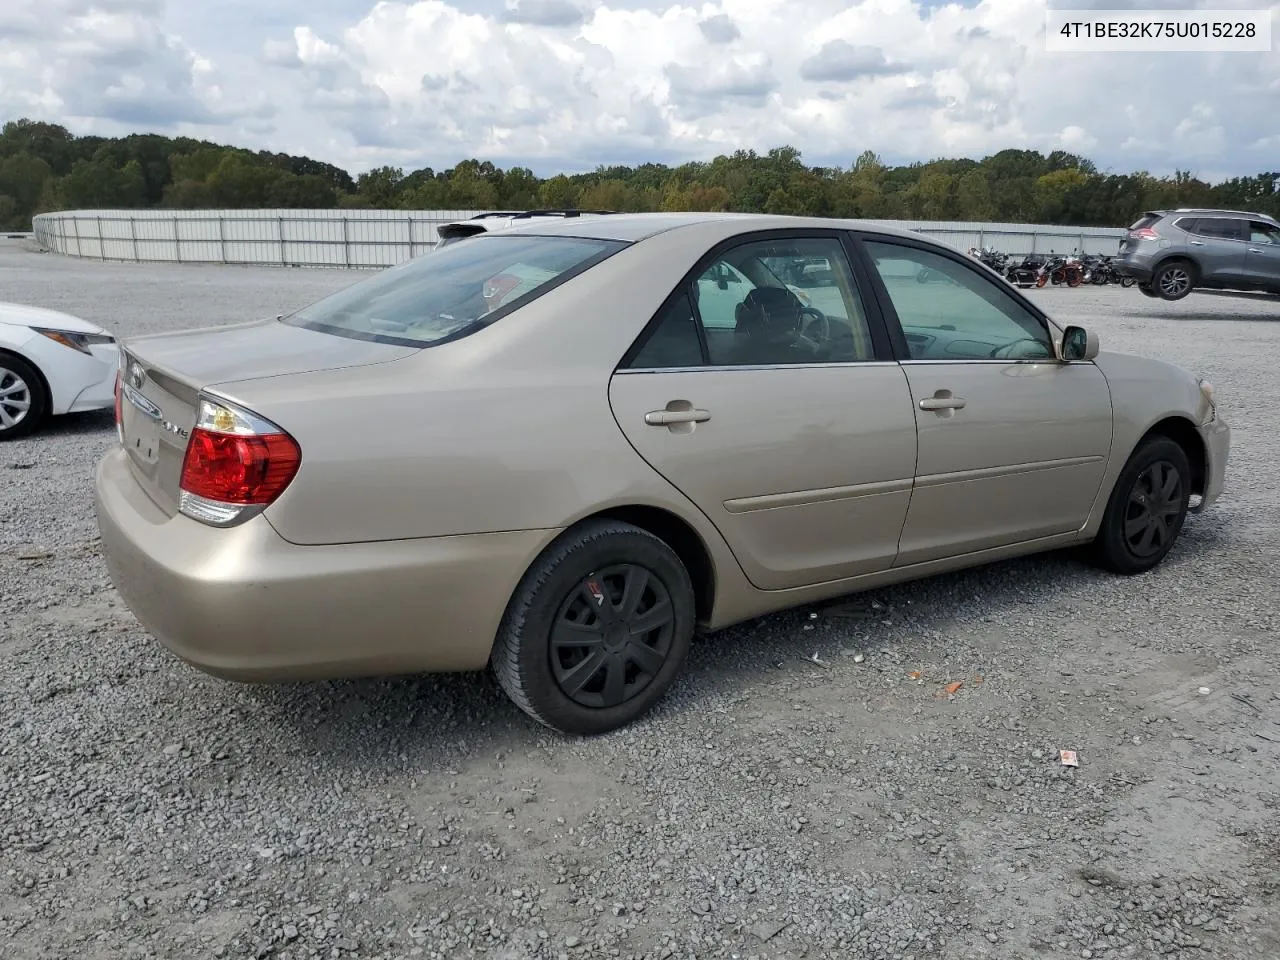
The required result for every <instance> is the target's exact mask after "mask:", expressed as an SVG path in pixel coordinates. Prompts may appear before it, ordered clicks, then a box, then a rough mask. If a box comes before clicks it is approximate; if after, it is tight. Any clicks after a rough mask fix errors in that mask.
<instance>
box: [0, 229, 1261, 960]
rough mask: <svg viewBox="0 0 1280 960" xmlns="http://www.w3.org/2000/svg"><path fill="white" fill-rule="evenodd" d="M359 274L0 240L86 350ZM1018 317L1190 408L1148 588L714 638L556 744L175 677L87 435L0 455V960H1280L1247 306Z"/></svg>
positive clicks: (363, 686) (304, 688) (838, 613)
mask: <svg viewBox="0 0 1280 960" xmlns="http://www.w3.org/2000/svg"><path fill="white" fill-rule="evenodd" d="M359 276H361V275H360V274H350V273H340V272H322V271H313V270H285V269H272V268H262V269H257V268H220V267H199V266H179V265H173V266H161V265H145V266H144V265H133V264H102V263H94V262H77V261H74V260H68V259H60V258H55V257H51V256H42V255H37V254H31V253H26V252H23V251H21V250H19V249H18V248H17V246H16V245H14V244H12V243H10V244H9V245H7V246H0V299H4V300H17V301H24V302H30V303H36V304H41V305H46V306H50V307H54V308H59V309H64V310H69V311H71V312H74V313H78V314H81V315H83V316H85V317H87V318H89V319H92V320H96V321H100V322H103V323H106V324H109V325H110V326H112V327H113V328H115V329H116V331H118V332H119V333H120V334H122V335H129V334H136V333H140V332H144V331H156V330H165V329H175V328H179V327H183V326H188V325H203V324H212V323H217V322H224V321H230V320H240V319H245V318H250V317H253V316H261V315H266V314H274V313H277V312H280V311H282V310H285V309H288V308H291V307H293V306H296V305H299V304H302V303H304V302H307V301H309V300H311V299H314V298H316V297H317V296H319V295H322V294H324V293H326V292H328V291H330V290H333V289H335V288H337V287H339V286H342V285H344V284H346V283H349V282H351V281H352V280H354V279H358V278H359ZM1033 295H1034V296H1036V297H1037V298H1038V299H1040V300H1042V301H1043V302H1045V303H1047V304H1048V305H1049V307H1050V308H1051V309H1052V310H1053V312H1054V313H1055V314H1056V315H1057V316H1058V317H1060V318H1062V319H1067V318H1070V319H1072V320H1075V321H1078V322H1083V323H1085V324H1087V325H1089V326H1091V327H1094V328H1096V329H1097V330H1098V331H1099V332H1100V334H1101V337H1102V341H1103V345H1104V348H1115V349H1122V350H1133V351H1138V352H1145V353H1148V354H1154V355H1158V356H1161V357H1166V358H1169V359H1172V360H1174V361H1177V362H1180V363H1182V364H1184V365H1187V366H1189V367H1190V368H1192V369H1194V370H1195V371H1197V372H1200V373H1202V374H1203V375H1205V376H1207V377H1209V378H1210V379H1211V380H1213V381H1214V382H1215V383H1216V384H1217V385H1218V387H1219V395H1220V398H1221V404H1222V407H1223V409H1224V414H1225V416H1226V417H1227V418H1228V419H1229V420H1230V421H1231V423H1232V425H1233V428H1234V430H1235V435H1234V445H1235V448H1234V450H1233V458H1232V463H1231V468H1230V473H1229V478H1228V487H1227V492H1226V495H1225V497H1224V499H1223V500H1222V501H1221V502H1220V503H1219V504H1218V505H1216V506H1215V507H1214V508H1213V509H1212V510H1211V511H1210V512H1209V513H1207V514H1205V515H1204V516H1202V517H1197V518H1192V519H1191V520H1190V521H1189V523H1188V526H1187V528H1186V530H1185V532H1184V534H1183V537H1182V540H1181V541H1180V544H1179V546H1178V547H1177V548H1176V549H1175V551H1174V553H1173V554H1172V555H1171V556H1170V557H1169V559H1168V560H1167V561H1166V563H1165V564H1164V565H1162V566H1161V567H1160V568H1159V569H1158V570H1157V571H1155V572H1153V573H1151V574H1149V575H1146V576H1142V577H1138V578H1135V579H1131V580H1121V579H1116V578H1113V577H1110V576H1106V575H1103V574H1100V573H1097V572H1094V571H1092V570H1091V569H1089V568H1086V567H1084V566H1081V565H1080V564H1078V563H1077V562H1076V561H1074V560H1073V559H1071V558H1069V557H1064V556H1056V555H1054V556H1047V557H1039V558H1035V559H1028V560H1024V561H1016V562H1009V563H1003V564H1000V565H997V566H993V567H989V568H984V569H981V570H976V571H971V572H968V573H964V574H960V575H955V576H946V577H942V578H938V579H934V580H930V581H926V582H921V583H916V584H912V585H908V586H904V587H900V588H895V589H888V590H881V591H876V592H875V593H872V594H867V595H863V596H860V597H856V598H850V599H848V600H847V601H845V602H843V603H842V604H836V605H831V606H827V607H825V608H823V609H816V610H800V611H795V612H791V613H787V614H784V615H780V616H774V617H771V618H768V619H765V620H762V621H758V622H753V623H750V624H746V625H744V626H741V627H738V628H735V629H732V630H728V631H725V632H723V633H721V634H718V635H715V636H712V637H709V638H706V639H704V640H701V641H700V642H699V643H697V644H696V646H695V651H694V654H693V656H692V659H691V662H690V664H689V669H688V671H687V674H686V676H685V677H684V678H683V680H682V681H681V682H680V683H679V684H678V686H677V688H676V690H675V692H674V693H673V695H672V696H671V697H669V698H668V699H667V701H666V702H665V703H664V704H663V705H662V707H661V708H660V709H659V710H658V711H656V712H655V713H654V714H653V715H652V716H650V717H649V718H647V719H646V720H645V721H644V722H642V723H640V724H638V725H636V726H634V727H632V728H630V729H628V730H625V731H622V732H619V733H616V734H613V735H610V736H606V737H603V738H599V739H595V740H591V741H571V740H567V739H563V738H560V737H557V736H555V735H552V734H550V733H549V732H547V731H544V730H541V729H538V728H535V727H534V726H533V725H531V724H530V723H529V722H526V720H525V719H524V718H523V717H522V715H520V714H518V713H517V711H516V710H515V709H514V708H513V707H511V706H509V705H508V704H507V703H506V702H505V701H504V700H503V699H502V698H501V697H500V696H499V695H498V694H497V693H496V692H495V688H494V686H493V685H492V684H491V683H490V682H489V681H488V679H487V678H484V677H481V676H450V677H434V678H433V677H426V678H409V679H390V680H385V681H383V680H378V681H361V682H345V683H331V684H311V685H296V686H275V687H252V686H241V685H235V684H229V683H224V682H221V681H218V680H214V679H211V678H208V677H205V676H203V675H202V674H199V673H197V672H196V671H194V670H192V669H190V668H188V667H186V666H184V665H183V664H181V663H179V662H178V661H176V660H175V659H174V658H173V657H171V656H170V655H168V654H167V653H165V652H163V651H162V650H161V649H160V648H159V647H158V646H157V645H156V644H155V643H154V642H153V641H151V640H150V639H148V637H147V636H146V635H145V634H144V633H143V632H142V631H141V630H140V629H139V627H138V625H137V623H136V622H135V621H134V620H133V619H132V617H131V616H130V615H129V613H128V612H127V610H125V609H124V607H123V606H122V604H121V603H120V601H119V600H118V599H117V597H116V595H115V593H114V591H113V590H112V588H111V586H110V584H109V582H108V580H107V576H106V573H105V570H104V567H103V565H102V563H101V560H100V557H99V553H98V547H97V544H96V540H95V526H94V521H93V514H92V506H91V502H90V471H91V467H92V465H93V463H94V462H95V461H96V460H97V458H98V457H99V456H100V455H101V454H102V453H103V452H104V451H105V450H106V449H107V448H108V446H109V445H110V444H111V442H112V441H113V438H114V434H113V429H112V426H111V420H110V415H109V414H103V415H88V416H77V417H73V418H69V419H66V420H64V421H63V422H60V423H57V424H56V425H54V426H53V427H52V428H51V429H49V430H48V431H46V432H45V433H43V434H41V435H39V436H38V437H35V438H31V439H29V440H26V441H20V442H15V443H11V444H6V445H4V446H3V447H0V490H2V491H3V493H2V495H0V657H2V658H3V660H2V663H3V666H0V704H2V705H3V706H2V707H0V725H2V728H3V734H0V943H7V944H8V946H7V947H3V948H0V954H3V955H4V957H6V958H7V960H29V958H53V957H75V958H78V960H80V958H83V960H96V958H108V957H112V958H114V957H130V958H132V957H173V958H184V960H186V958H200V957H275V958H281V960H286V958H294V960H298V958H306V957H332V958H339V957H366V958H372V957H385V958H392V957H394V958H400V957H424V958H427V957H430V958H449V960H461V958H470V957H492V958H499V960H524V958H573V960H578V958H605V957H621V958H625V957H637V958H638V957H644V958H667V957H676V958H686V957H687V958H699V960H703V958H718V957H734V958H778V960H781V958H792V960H798V958H800V957H806V958H819V957H823V958H826V957H829V958H840V960H849V958H854V960H860V958H867V960H872V958H874V960H890V958H893V960H904V958H925V957H947V958H986V957H1000V958H1028V957H1043V958H1055V960H1056V958H1075V957H1080V958H1091V957H1092V958H1113V957H1114V958H1120V957H1154V956H1178V957H1200V956H1204V957H1213V958H1244V957H1266V958H1275V957H1276V956H1278V955H1280V910H1278V909H1277V899H1276V898H1277V891H1278V888H1280V880H1277V876H1278V874H1277V871H1276V867H1275V864H1276V861H1277V856H1280V841H1277V839H1276V837H1277V831H1278V830H1280V815H1278V804H1280V782H1278V781H1277V776H1276V770H1277V759H1280V693H1278V692H1277V691H1278V690H1280V688H1278V687H1277V682H1276V681H1277V658H1276V656H1275V652H1274V641H1275V638H1276V636H1277V635H1278V631H1280V622H1278V620H1280V604H1278V602H1277V591H1276V586H1275V582H1274V574H1275V563H1276V557H1277V556H1280V533H1278V532H1277V531H1278V530H1280V526H1278V524H1280V510H1278V509H1277V500H1276V496H1275V492H1274V491H1275V486H1276V480H1277V474H1278V472H1280V467H1277V458H1278V455H1280V444H1278V441H1277V435H1276V427H1275V424H1276V410H1277V409H1280V377H1277V375H1276V369H1277V367H1280V300H1276V299H1269V300H1268V299H1264V298H1257V297H1245V296H1222V295H1211V294H1202V295H1193V296H1192V297H1190V298H1188V299H1187V300H1186V301H1183V302H1181V303H1177V304H1165V303H1163V302H1160V301H1154V300H1148V299H1146V298H1144V297H1142V296H1141V295H1139V294H1138V292H1137V291H1136V290H1121V289H1119V288H1103V289H1078V290H1066V289H1061V290H1060V289H1050V290H1045V291H1035V292H1033ZM1268 568H1270V569H1271V574H1270V575H1269V574H1268V572H1267V570H1268ZM815 653H816V655H817V659H818V660H819V661H821V662H820V663H815V662H808V661H807V660H806V658H808V657H810V656H812V655H814V654H815ZM914 671H919V672H920V679H919V680H918V681H917V680H915V679H913V678H912V677H911V675H910V674H911V673H912V672H914ZM979 678H981V681H980V680H979ZM953 680H962V681H964V683H963V686H962V687H961V688H960V689H959V690H958V692H956V693H955V694H954V695H953V696H950V697H948V696H946V695H945V690H944V686H943V685H944V684H945V683H947V682H949V681H953ZM1060 748H1071V749H1075V750H1077V751H1079V755H1080V767H1079V768H1078V769H1068V768H1064V767H1062V766H1060V765H1059V764H1058V762H1057V758H1058V750H1059V749H1060Z"/></svg>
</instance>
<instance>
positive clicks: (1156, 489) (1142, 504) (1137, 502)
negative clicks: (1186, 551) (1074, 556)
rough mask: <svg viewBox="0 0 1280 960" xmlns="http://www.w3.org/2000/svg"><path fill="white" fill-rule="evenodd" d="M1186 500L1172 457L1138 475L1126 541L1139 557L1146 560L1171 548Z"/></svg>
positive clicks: (1126, 517) (1127, 518)
mask: <svg viewBox="0 0 1280 960" xmlns="http://www.w3.org/2000/svg"><path fill="white" fill-rule="evenodd" d="M1185 500H1186V497H1185V494H1184V491H1183V480H1182V475H1181V474H1180V473H1178V468H1177V467H1175V466H1174V465H1173V464H1172V463H1170V462H1169V461H1168V460H1157V461H1156V462H1155V463H1152V464H1151V465H1150V466H1148V467H1147V468H1146V469H1145V470H1143V471H1142V472H1141V473H1140V474H1138V478H1137V480H1136V481H1135V482H1134V484H1133V487H1132V488H1130V490H1129V499H1128V501H1127V502H1126V504H1125V515H1124V540H1125V543H1126V544H1127V545H1128V547H1129V550H1130V551H1131V552H1132V553H1133V555H1134V556H1135V557H1139V558H1141V559H1144V560H1145V559H1147V558H1148V557H1154V556H1156V555H1157V554H1160V553H1161V552H1163V551H1165V550H1167V549H1168V548H1169V546H1170V545H1171V544H1172V543H1173V538H1174V537H1175V536H1177V533H1178V529H1179V527H1181V525H1182V514H1183V512H1184V510H1185V503H1184V501H1185Z"/></svg>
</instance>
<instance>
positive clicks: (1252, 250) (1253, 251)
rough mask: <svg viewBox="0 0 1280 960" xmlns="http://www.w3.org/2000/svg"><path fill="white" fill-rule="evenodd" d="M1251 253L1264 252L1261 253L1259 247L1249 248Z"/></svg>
mask: <svg viewBox="0 0 1280 960" xmlns="http://www.w3.org/2000/svg"><path fill="white" fill-rule="evenodd" d="M1249 252H1250V253H1261V252H1262V251H1261V250H1259V249H1258V248H1257V247H1250V248H1249Z"/></svg>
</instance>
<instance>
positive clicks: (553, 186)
mask: <svg viewBox="0 0 1280 960" xmlns="http://www.w3.org/2000/svg"><path fill="white" fill-rule="evenodd" d="M538 198H539V199H540V200H541V201H542V206H543V207H546V208H548V209H551V210H575V209H577V207H578V188H577V187H575V186H574V185H573V182H572V181H571V180H570V179H569V178H568V177H566V176H565V175H564V174H563V173H560V174H557V175H556V176H554V177H552V178H551V179H550V180H543V181H542V185H541V186H540V187H539V188H538Z"/></svg>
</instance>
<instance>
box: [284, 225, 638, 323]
mask: <svg viewBox="0 0 1280 960" xmlns="http://www.w3.org/2000/svg"><path fill="white" fill-rule="evenodd" d="M471 239H472V242H471V243H459V244H454V245H450V246H448V247H446V248H445V249H443V250H436V251H435V252H433V253H432V254H431V255H430V256H424V257H420V258H418V259H416V260H411V261H409V262H408V263H403V264H401V265H400V266H398V267H392V268H391V269H389V270H386V271H384V272H382V273H379V274H377V275H376V276H373V277H370V278H369V279H368V280H362V281H360V282H359V283H356V284H353V285H352V286H350V287H347V288H346V289H343V290H339V291H338V292H337V293H335V294H332V295H330V296H328V297H325V298H324V299H323V300H320V301H318V302H316V303H313V304H311V306H309V307H303V308H302V309H301V310H299V311H297V312H296V313H293V314H290V315H289V316H287V317H284V318H283V319H282V320H281V322H282V323H287V324H289V325H291V326H295V327H305V328H306V329H308V330H319V331H321V332H324V333H332V334H337V335H338V336H343V337H352V338H355V339H358V340H375V341H377V342H380V343H392V344H398V345H401V346H410V347H427V346H431V345H432V344H436V343H442V342H444V341H446V340H456V339H458V338H459V337H463V336H466V335H467V334H468V333H472V332H474V331H475V330H479V329H480V328H481V327H485V326H488V325H489V324H490V323H493V322H494V321H495V320H497V319H499V318H500V317H502V316H504V315H506V314H508V313H510V312H512V311H513V310H515V309H517V308H519V307H522V306H524V305H525V304H526V303H529V302H530V301H532V300H534V299H536V298H537V297H539V296H541V295H542V294H543V293H545V292H546V291H547V290H549V289H551V287H552V286H554V285H555V284H556V283H558V282H563V281H564V280H567V279H569V278H570V277H572V276H574V275H575V274H578V273H581V272H582V271H583V270H586V269H587V268H588V267H591V266H593V265H595V264H596V263H599V262H600V261H601V260H603V259H604V258H605V257H607V256H609V255H610V254H612V253H615V252H617V251H618V250H620V249H622V247H624V246H625V244H623V243H619V242H617V241H613V240H585V239H579V238H577V237H527V236H524V237H513V236H505V237H504V236H477V237H473V238H471Z"/></svg>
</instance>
